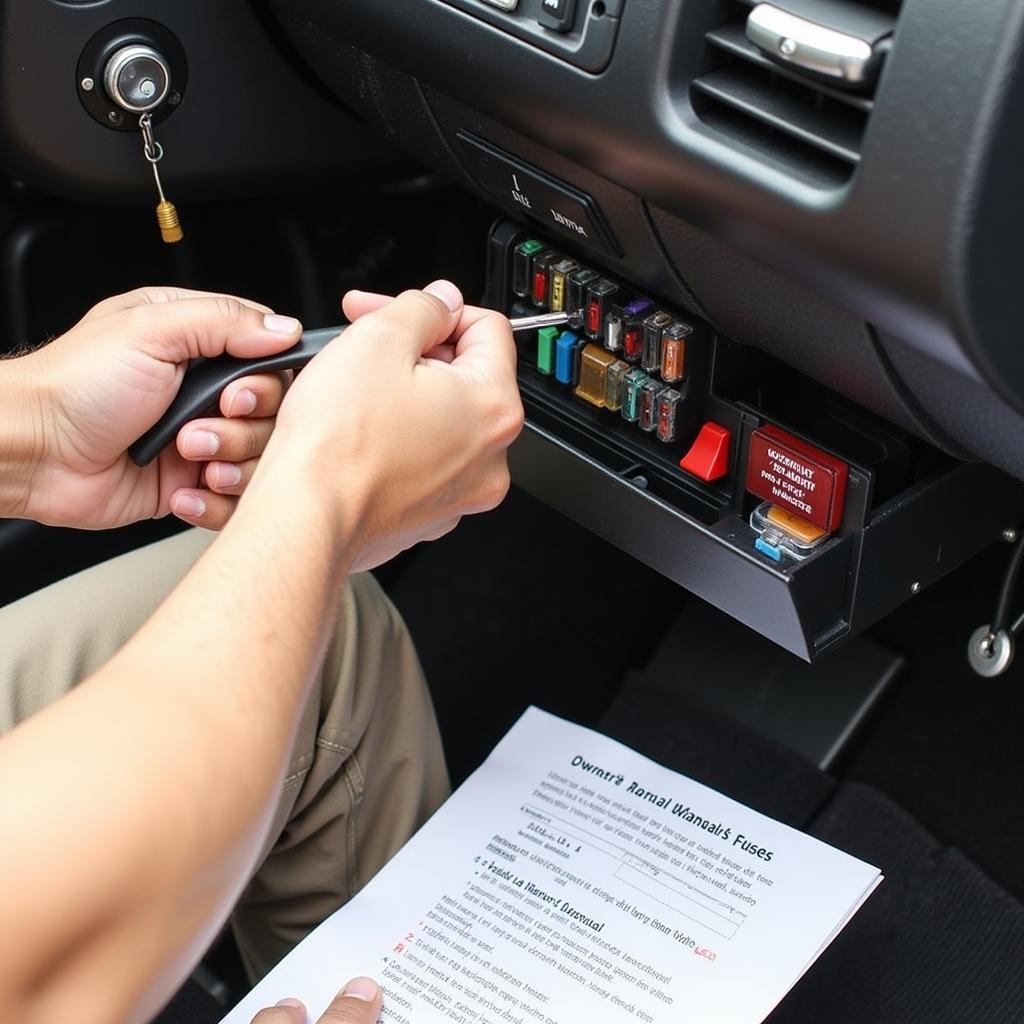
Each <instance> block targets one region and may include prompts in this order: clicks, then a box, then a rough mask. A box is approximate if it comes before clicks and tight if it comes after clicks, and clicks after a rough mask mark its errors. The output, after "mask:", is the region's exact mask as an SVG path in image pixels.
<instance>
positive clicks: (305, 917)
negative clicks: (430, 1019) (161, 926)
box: [0, 530, 448, 979]
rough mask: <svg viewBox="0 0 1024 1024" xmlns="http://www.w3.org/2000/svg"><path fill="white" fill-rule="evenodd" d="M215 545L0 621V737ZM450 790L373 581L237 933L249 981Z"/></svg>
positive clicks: (362, 596)
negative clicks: (205, 551) (204, 551)
mask: <svg viewBox="0 0 1024 1024" xmlns="http://www.w3.org/2000/svg"><path fill="white" fill-rule="evenodd" d="M212 539H213V535H211V534H208V533H205V532H203V531H200V530H189V531H187V532H186V533H183V534H180V535H178V536H176V537H173V538H171V539H170V540H166V541H162V542H160V543H159V544H153V545H151V546H149V547H147V548H143V549H141V550H139V551H136V552H131V553H130V554H128V555H124V556H121V557H120V558H116V559H113V560H111V561H109V562H106V563H104V564H102V565H100V566H96V567H95V568H93V569H88V570H86V571H85V572H82V573H79V574H77V575H76V576H73V577H71V578H69V579H67V580H64V581H62V582H60V583H57V584H54V585H53V586H51V587H47V588H46V589H45V590H41V591H39V592H37V593H35V594H32V595H30V596H29V597H26V598H24V599H22V600H21V601H17V602H15V603H14V604H11V605H8V606H7V607H6V608H3V609H0V732H5V731H7V730H8V729H11V728H13V727H14V726H15V725H16V724H17V723H18V722H19V721H22V720H23V719H25V718H28V717H29V716H30V715H32V714H34V713H35V712H36V711H39V710H40V709H41V708H43V707H45V706H46V705H47V704H49V703H51V702H52V701H54V700H57V699H59V698H60V697H61V696H62V695H63V694H64V693H66V692H67V691H68V690H69V689H71V688H72V687H73V686H75V685H76V684H77V683H78V682H80V681H81V680H82V679H84V678H86V677H87V676H88V675H90V674H91V673H92V672H94V671H95V670H96V669H98V668H99V667H100V666H101V665H103V664H104V663H105V662H106V661H107V660H109V659H110V657H112V656H113V654H114V653H115V652H116V651H117V650H118V649H119V648H120V647H121V646H122V645H123V644H124V643H125V641H126V640H127V639H128V638H129V637H130V636H131V635H132V634H133V633H134V632H135V631H136V630H137V629H138V628H139V627H140V626H141V625H142V623H143V622H145V620H146V619H147V618H148V617H149V616H150V615H151V614H152V612H153V611H154V610H155V609H156V608H157V607H158V606H159V605H160V603H161V602H162V601H163V599H164V597H165V596H166V595H167V594H168V593H169V592H170V590H172V589H173V588H174V586H175V585H176V584H177V583H178V582H179V581H180V579H181V578H182V577H183V576H184V575H185V573H186V572H187V571H188V569H189V567H190V566H191V565H192V563H193V562H194V561H195V560H196V559H197V558H198V557H199V555H200V554H202V552H203V550H205V548H206V546H207V545H208V544H209V543H210V542H211V540H212ZM139 685H145V681H144V680H140V681H139ZM244 713H245V709H244V708H239V714H244ZM253 756H254V757H257V756H259V751H255V750H254V751H253ZM447 789H448V779H447V772H446V770H445V766H444V758H443V754H442V751H441V745H440V737H439V736H438V732H437V725H436V721H435V718H434V712H433V707H432V706H431V703H430V698H429V695H428V693H427V689H426V685H425V682H424V680H423V674H422V671H421V669H420V666H419V661H418V659H417V657H416V653H415V650H414V649H413V646H412V641H411V639H410V637H409V635H408V633H407V631H406V629H405V626H404V624H403V623H402V620H401V618H400V617H399V615H398V613H397V612H396V611H395V609H394V607H393V606H392V605H391V604H390V602H389V601H388V600H387V598H386V597H385V596H384V594H383V593H382V592H381V590H380V588H379V587H378V586H377V584H376V582H375V581H374V580H373V579H372V577H369V576H357V577H353V579H352V580H351V581H350V582H349V584H347V585H346V588H345V592H344V594H343V596H342V601H341V607H340V614H339V620H338V625H337V628H336V633H335V637H334V640H333V642H332V644H331V647H330V650H329V652H328V655H327V657H326V659H325V663H324V667H323V671H322V673H321V677H320V681H319V685H318V686H315V687H314V688H313V689H312V691H311V695H310V698H309V701H308V702H307V706H306V708H305V710H304V712H303V715H302V720H301V725H300V728H299V731H298V734H297V738H296V743H295V747H294V749H293V751H292V756H291V760H290V764H289V767H288V770H287V774H286V778H285V782H284V786H283V791H282V794H281V799H280V802H279V805H278V809H277V813H276V815H275V818H274V822H273V826H272V828H271V830H270V831H269V833H268V838H267V846H266V849H265V852H264V855H263V857H262V858H261V864H260V866H259V868H258V869H257V871H256V874H255V876H254V877H253V879H252V881H251V882H250V884H249V886H248V888H247V890H246V892H245V894H244V895H243V897H242V899H241V900H240V902H239V905H238V907H237V909H236V912H235V916H234V919H233V926H234V931H235V935H236V937H237V939H238V942H239V947H240V949H241V951H242V955H243V958H244V960H245V963H246V968H247V969H248V971H249V972H250V974H251V976H252V977H253V978H254V979H255V978H256V977H259V976H260V975H261V974H263V973H265V971H266V970H268V969H269V968H270V967H271V966H273V964H274V963H276V961H277V960H278V959H280V957H281V956H282V955H284V953H286V952H287V951H288V949H290V948H291V946H292V945H293V944H294V943H295V942H297V941H298V940H299V939H301V938H302V937H303V935H305V934H306V933H307V932H308V931H309V930H310V929H312V928H313V927H315V926H316V925H317V924H318V923H319V922H320V921H321V920H322V919H323V918H324V917H326V916H327V915H328V914H330V913H331V912H332V911H333V910H335V909H336V908H337V907H339V906H340V905H341V904H342V903H344V902H345V900H347V899H348V898H349V897H350V896H351V895H352V894H353V893H354V892H355V891H356V890H357V889H358V888H359V887H360V886H361V885H362V884H364V883H365V882H366V881H367V880H368V879H369V878H370V877H371V876H372V875H373V874H374V873H375V872H376V871H377V870H378V868H379V867H380V866H381V865H382V864H383V863H384V862H385V861H386V860H387V858H388V857H389V856H390V855H391V854H392V853H394V851H395V850H396V849H397V848H398V847H399V846H401V844H402V842H404V840H405V839H406V838H408V836H409V834H410V833H411V832H412V831H413V830H414V829H415V828H416V827H417V826H418V825H419V824H420V823H421V822H422V821H423V820H425V818H426V817H427V816H429V814H430V813H431V812H432V811H433V810H434V809H435V808H436V807H437V806H438V804H439V803H440V802H441V801H442V800H443V799H444V797H445V796H446V795H447Z"/></svg>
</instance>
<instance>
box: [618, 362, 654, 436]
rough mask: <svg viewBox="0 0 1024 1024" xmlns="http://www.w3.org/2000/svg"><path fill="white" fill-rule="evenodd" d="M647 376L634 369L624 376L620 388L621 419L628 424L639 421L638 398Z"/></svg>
mask: <svg viewBox="0 0 1024 1024" xmlns="http://www.w3.org/2000/svg"><path fill="white" fill-rule="evenodd" d="M648 379H649V378H648V376H647V374H646V373H644V371H643V370H638V369H636V368H635V367H634V368H633V369H632V370H630V371H629V373H627V374H626V376H625V379H624V381H623V388H622V418H623V419H624V420H627V421H628V422H630V423H636V421H637V420H638V419H640V396H641V394H642V393H643V389H644V384H646V383H647V381H648Z"/></svg>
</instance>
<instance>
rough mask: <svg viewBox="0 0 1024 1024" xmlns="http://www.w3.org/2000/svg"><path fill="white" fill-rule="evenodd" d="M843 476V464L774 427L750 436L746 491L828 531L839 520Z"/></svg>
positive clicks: (846, 473) (845, 471) (845, 468)
mask: <svg viewBox="0 0 1024 1024" xmlns="http://www.w3.org/2000/svg"><path fill="white" fill-rule="evenodd" d="M849 474H850V470H849V467H848V466H847V464H846V463H845V462H843V461H841V460H840V459H837V458H835V456H833V455H829V454H828V452H823V451H822V450H821V449H820V448H815V447H814V446H813V445H809V444H805V443H804V442H803V441H800V440H799V439H798V438H795V437H793V436H792V435H790V434H787V433H786V432H785V431H784V430H779V428H778V427H772V426H766V427H760V428H759V429H757V430H755V431H754V433H753V434H752V435H751V438H750V458H749V460H748V462H747V490H748V491H750V493H751V494H756V495H757V496H758V497H759V498H763V499H764V500H765V501H770V502H771V503H772V504H773V505H778V506H780V507H781V508H784V509H788V510H789V511H790V512H794V513H795V514H796V515H798V516H800V517H801V518H802V519H806V520H807V521H808V522H810V523H814V525H815V526H818V527H820V528H821V529H822V530H827V531H828V532H829V533H831V532H832V531H833V530H835V529H837V528H838V526H839V523H840V521H841V520H842V518H843V501H844V499H845V498H846V481H847V478H848V477H849Z"/></svg>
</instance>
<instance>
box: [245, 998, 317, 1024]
mask: <svg viewBox="0 0 1024 1024" xmlns="http://www.w3.org/2000/svg"><path fill="white" fill-rule="evenodd" d="M252 1024H306V1008H305V1006H303V1005H302V1003H300V1002H299V1000H298V999H291V998H288V999H282V1000H281V1001H280V1002H279V1003H277V1004H276V1005H275V1006H268V1007H267V1008H266V1009H265V1010H260V1012H259V1013H257V1014H256V1016H255V1017H253V1019H252Z"/></svg>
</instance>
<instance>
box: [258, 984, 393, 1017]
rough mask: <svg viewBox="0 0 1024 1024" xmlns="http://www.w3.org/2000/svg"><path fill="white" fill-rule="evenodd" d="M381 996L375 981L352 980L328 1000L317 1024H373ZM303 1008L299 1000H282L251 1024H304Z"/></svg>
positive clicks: (378, 1010) (261, 1011)
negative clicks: (328, 1003)
mask: <svg viewBox="0 0 1024 1024" xmlns="http://www.w3.org/2000/svg"><path fill="white" fill-rule="evenodd" d="M383 1001H384V1000H383V996H382V995H381V991H380V988H379V987H378V985H377V983H376V982H375V981H372V980H371V979H370V978H354V979H353V980H352V981H350V982H349V983H348V984H347V985H346V986H345V987H344V988H343V989H342V990H341V991H340V992H339V993H338V994H337V995H336V996H335V997H334V999H333V1000H331V1005H330V1006H328V1007H327V1009H326V1010H324V1013H323V1016H321V1017H318V1018H317V1024H376V1021H377V1018H378V1017H379V1016H380V1011H381V1006H382V1005H383ZM306 1021H307V1014H306V1008H305V1007H304V1006H303V1005H302V1003H301V1002H299V1000H298V999H291V998H288V999H282V1000H281V1001H280V1002H279V1003H278V1004H277V1005H276V1006H268V1007H267V1008H266V1009H265V1010H260V1012H259V1013H257V1014H256V1016H255V1017H253V1019H252V1024H306Z"/></svg>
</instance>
